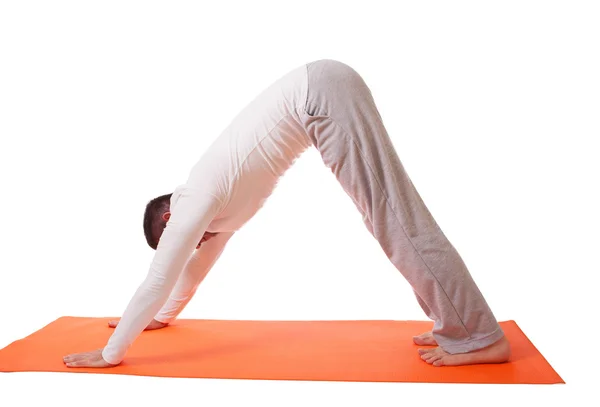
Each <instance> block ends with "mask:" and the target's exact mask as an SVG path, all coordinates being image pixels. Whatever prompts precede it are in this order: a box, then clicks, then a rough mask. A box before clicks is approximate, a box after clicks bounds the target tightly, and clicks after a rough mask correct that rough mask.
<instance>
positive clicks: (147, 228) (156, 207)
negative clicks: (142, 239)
mask: <svg viewBox="0 0 600 407" xmlns="http://www.w3.org/2000/svg"><path fill="white" fill-rule="evenodd" d="M171 195H173V194H172V193H171V194H166V195H161V196H159V197H157V198H154V199H153V200H151V201H150V202H148V204H147V205H146V212H144V235H146V242H148V246H150V247H151V248H153V249H154V250H156V246H158V240H159V239H160V235H161V234H162V230H163V229H164V223H165V222H164V221H163V220H162V219H161V215H162V214H163V213H164V212H166V211H168V210H169V207H170V204H171Z"/></svg>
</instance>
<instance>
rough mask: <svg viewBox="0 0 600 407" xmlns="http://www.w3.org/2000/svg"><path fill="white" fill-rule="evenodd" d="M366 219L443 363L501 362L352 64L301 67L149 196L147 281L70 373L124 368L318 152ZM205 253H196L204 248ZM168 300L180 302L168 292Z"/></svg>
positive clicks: (503, 347)
mask: <svg viewBox="0 0 600 407" xmlns="http://www.w3.org/2000/svg"><path fill="white" fill-rule="evenodd" d="M311 145H312V146H315V147H316V148H317V150H318V151H319V153H320V154H321V156H322V158H323V161H324V163H325V165H326V166H327V167H329V168H330V169H331V171H332V172H333V173H334V174H335V176H336V178H337V180H338V181H339V182H340V184H341V185H342V187H343V188H344V190H345V191H346V193H347V194H348V195H349V196H350V197H351V198H352V200H353V201H354V203H355V204H356V207H357V208H358V210H359V211H360V213H361V214H362V215H363V220H364V223H365V225H366V227H367V229H368V230H369V232H370V233H371V234H372V235H373V236H374V237H375V238H376V239H377V241H378V242H379V244H380V245H381V247H382V248H383V250H384V252H385V253H386V255H387V256H388V257H389V259H390V261H391V262H392V263H393V264H394V266H396V268H397V269H398V270H399V271H400V272H401V273H402V275H403V276H404V277H405V278H406V279H407V280H408V282H409V283H410V284H411V286H412V288H413V290H414V292H415V295H416V298H417V301H418V302H419V304H420V305H421V307H422V308H423V310H424V311H425V313H426V314H427V316H428V317H429V318H431V319H432V320H434V321H435V324H434V328H433V331H432V332H428V333H424V334H422V335H420V336H417V337H415V338H413V340H414V342H415V343H416V344H418V345H438V344H439V346H437V347H435V348H427V349H419V353H420V355H421V358H422V359H423V360H424V361H426V362H427V363H430V364H433V365H434V366H444V365H464V364H474V363H500V362H505V361H507V360H508V358H509V356H510V345H509V343H508V341H507V339H506V337H505V336H504V333H503V332H502V329H501V328H500V326H499V325H498V322H497V321H496V319H495V317H494V315H493V313H492V311H491V310H490V308H489V306H488V304H487V303H486V301H485V299H484V297H483V296H482V294H481V292H480V291H479V289H478V288H477V286H476V284H475V282H474V281H473V279H472V277H471V275H470V274H469V271H468V270H467V267H466V266H465V264H464V262H463V260H462V259H461V257H460V256H459V254H458V253H457V251H456V250H455V248H454V247H453V246H452V244H451V243H450V242H449V241H448V239H447V238H446V237H445V235H444V234H443V232H442V231H441V229H440V228H439V227H438V225H437V223H436V221H435V220H434V218H433V217H432V215H431V214H430V212H429V211H428V209H427V207H426V206H425V204H424V203H423V201H422V200H421V197H420V195H419V194H418V192H417V191H416V189H415V187H414V186H413V184H412V182H411V180H410V178H409V177H408V175H407V173H406V172H405V170H404V168H403V166H402V164H401V162H400V159H399V158H398V156H397V154H396V151H395V150H394V147H393V145H392V142H391V141H390V139H389V136H388V134H387V132H386V130H385V128H384V125H383V122H382V120H381V117H380V115H379V112H378V110H377V107H376V106H375V102H374V100H373V97H372V95H371V92H370V90H369V88H368V87H367V85H366V84H365V82H364V81H363V79H362V78H361V77H360V76H359V74H358V73H356V71H354V70H353V69H352V68H350V67H349V66H347V65H345V64H343V63H341V62H337V61H333V60H320V61H315V62H312V63H309V64H306V65H302V66H300V67H298V68H296V69H294V70H292V71H291V72H289V73H288V74H286V75H285V76H283V77H282V78H280V79H279V80H278V81H276V82H275V83H273V84H272V85H271V86H270V87H268V88H267V89H266V90H265V91H263V92H262V93H261V94H260V95H259V96H258V97H257V98H256V99H255V100H254V101H252V102H251V103H250V104H249V105H248V106H247V107H246V108H245V109H244V110H242V112H241V113H240V114H239V115H238V116H237V117H236V118H235V119H234V120H233V122H232V123H231V124H230V125H229V126H228V127H227V128H226V129H225V130H224V131H223V133H222V134H221V135H220V137H218V138H217V139H216V140H215V142H214V143H213V144H212V145H211V146H210V147H209V149H208V150H207V151H206V152H205V154H204V155H203V156H202V157H201V159H200V160H199V161H198V162H197V163H196V164H195V166H194V167H193V168H192V170H191V172H190V175H189V178H188V180H187V182H186V183H185V184H183V185H180V186H179V187H177V188H176V189H175V191H174V192H173V194H171V195H163V196H161V197H158V198H156V199H154V200H152V201H150V202H149V203H148V205H147V207H146V213H145V219H144V232H145V235H146V239H147V241H148V244H149V245H150V246H151V247H152V248H154V249H156V253H155V256H154V259H153V261H152V263H151V265H150V271H149V273H148V276H147V277H146V279H145V281H144V282H143V283H142V284H141V286H140V287H139V288H138V290H137V292H136V293H135V295H134V296H133V298H132V299H131V302H130V303H129V305H128V306H127V309H126V310H125V312H124V314H123V316H122V318H121V320H120V322H119V324H118V325H116V324H115V323H111V325H112V326H115V325H116V329H115V332H114V333H113V335H112V336H111V338H110V340H109V341H108V343H107V345H106V346H105V347H104V348H103V349H99V350H95V351H92V352H86V353H79V354H73V355H69V356H66V357H65V358H64V362H65V363H66V365H67V366H70V367H109V366H114V365H117V364H119V363H120V362H121V361H122V360H123V358H124V357H125V353H126V351H127V349H128V348H129V346H130V345H131V344H132V342H133V341H134V340H135V339H136V337H137V336H138V335H139V334H140V333H141V332H142V331H143V330H144V329H145V328H146V329H156V328H161V327H164V326H166V325H168V324H169V323H170V322H171V321H173V320H174V319H175V318H176V317H177V315H178V314H179V313H180V312H181V311H182V309H183V308H184V307H185V306H186V304H187V303H188V302H189V300H190V299H191V298H192V296H193V294H194V292H195V290H196V287H197V286H198V284H200V282H201V281H202V279H203V278H204V276H205V275H206V274H207V273H208V271H209V270H210V269H211V267H212V266H213V264H214V263H215V262H216V261H217V259H218V258H219V256H220V255H221V253H222V252H223V249H224V248H225V246H226V244H227V242H228V241H229V239H230V238H231V237H232V236H233V234H234V233H235V232H236V231H237V230H239V229H240V228H241V227H242V226H243V225H244V224H245V223H246V222H247V221H248V220H249V219H250V218H251V217H252V216H253V215H254V214H255V213H256V212H257V211H258V210H259V209H260V208H261V207H262V206H263V203H264V202H265V200H266V199H267V197H268V196H269V195H270V194H271V193H272V191H273V189H274V188H275V185H276V183H277V181H278V180H279V178H280V177H281V176H282V175H283V174H284V172H285V171H286V170H287V169H288V168H289V167H290V166H291V165H292V164H293V163H294V161H295V160H296V159H297V158H298V157H299V156H300V155H301V154H302V153H303V152H304V151H305V150H306V149H307V148H308V147H309V146H311ZM194 249H196V250H194ZM169 294H170V295H169Z"/></svg>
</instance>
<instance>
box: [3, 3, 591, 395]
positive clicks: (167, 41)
mask: <svg viewBox="0 0 600 407" xmlns="http://www.w3.org/2000/svg"><path fill="white" fill-rule="evenodd" d="M0 4H1V5H0V137H1V144H0V177H1V178H0V180H1V181H0V193H1V194H2V195H1V199H0V212H1V214H2V222H1V224H2V226H1V229H0V230H1V232H2V233H0V239H1V240H0V251H1V256H0V273H1V274H0V309H2V313H1V315H2V316H1V321H0V348H1V347H4V346H6V345H8V344H9V343H11V342H12V341H14V340H17V339H19V338H21V337H24V336H26V335H28V334H30V333H32V332H33V331H35V330H37V329H39V328H41V327H42V326H43V325H45V324H47V323H49V322H50V321H52V320H54V319H56V318H58V317H60V316H63V315H76V316H119V315H120V314H121V313H122V311H123V310H124V308H125V306H126V304H127V303H128V301H129V299H130V298H131V296H132V295H133V292H134V291H135V289H136V288H137V286H138V285H139V283H141V281H142V280H143V278H144V277H145V275H146V273H147V267H148V266H149V264H150V262H151V260H152V256H153V253H154V252H153V251H152V250H151V249H150V248H149V247H148V246H147V245H146V243H145V240H144V237H143V232H142V215H143V208H144V206H145V204H146V202H147V201H148V200H149V199H151V198H153V197H155V196H157V195H160V194H164V193H168V192H172V190H173V189H174V187H175V186H177V185H179V184H181V183H183V182H185V179H186V178H187V175H188V172H189V171H190V170H191V167H192V166H193V164H194V163H195V161H196V160H197V159H198V158H199V157H200V155H201V153H202V152H203V151H204V150H205V149H206V148H207V146H208V145H209V144H210V143H211V142H212V141H213V140H214V138H215V137H217V136H218V135H219V133H220V132H221V131H222V130H223V129H224V128H225V127H226V126H227V125H228V124H229V122H230V121H231V119H232V118H233V117H234V116H235V115H236V114H237V113H238V112H239V111H240V110H241V109H242V108H243V107H244V106H245V105H246V104H247V103H249V102H250V101H251V100H252V99H253V98H254V97H255V96H256V95H257V94H258V93H259V92H260V91H262V90H263V89H264V88H265V87H266V86H268V85H269V84H271V83H272V82H273V81H274V80H276V79H278V78H279V77H281V76H282V75H283V74H285V73H287V72H288V71H290V70H291V69H293V68H295V67H297V66H299V65H301V64H304V63H306V62H309V61H312V60H316V59H321V58H331V59H337V60H340V61H342V62H345V63H347V64H349V65H351V66H352V67H354V68H355V69H356V70H357V71H358V72H359V73H360V74H361V75H362V76H363V78H364V79H365V81H366V82H367V84H368V85H369V87H370V88H371V90H372V92H373V95H374V97H375V100H376V102H377V104H378V107H379V109H380V112H381V115H382V117H383V119H384V122H385V124H386V127H387V129H388V131H389V133H390V135H391V137H392V139H393V142H394V145H395V146H396V149H397V151H398V154H399V156H400V158H401V160H402V161H403V163H404V165H405V168H406V169H407V171H408V172H409V175H410V176H411V178H412V180H413V182H414V184H415V185H416V187H417V189H418V191H419V192H420V194H421V195H422V197H423V199H424V201H425V202H426V204H427V205H428V207H429V208H430V210H431V212H432V213H433V215H434V216H435V218H436V219H437V221H438V223H439V224H440V226H441V227H442V229H443V230H444V232H445V234H446V235H447V236H448V237H449V239H450V240H451V242H452V243H453V244H454V245H455V247H456V248H457V249H458V250H459V252H460V254H461V255H462V257H463V259H464V260H465V262H466V263H467V265H468V267H469V269H470V271H471V273H472V275H473V276H474V278H475V280H476V282H477V283H478V285H479V287H480V288H481V290H482V292H483V293H484V295H485V297H486V298H487V300H488V302H489V303H490V305H491V306H492V309H493V310H494V312H495V314H496V317H497V318H498V319H499V320H501V321H504V320H510V319H514V320H516V321H517V323H518V324H519V326H520V327H521V328H522V329H523V331H524V332H525V333H526V334H527V335H528V336H529V338H530V339H531V340H532V341H533V343H534V344H535V345H536V346H537V348H538V349H539V350H540V351H541V352H542V354H543V355H544V356H545V357H546V358H547V359H548V360H549V361H550V363H551V364H552V366H553V367H554V368H555V369H556V370H557V371H558V373H559V374H560V375H561V376H562V377H563V379H565V380H566V382H567V384H566V385H557V386H528V385H519V386H491V385H490V386H488V385H439V384H438V385H435V384H406V383H392V384H390V383H327V382H320V383H319V382H316V383H313V382H283V381H282V382H277V381H244V380H200V379H194V380H188V379H164V378H162V379H161V378H149V377H128V376H113V375H84V374H56V373H55V374H50V373H45V374H42V373H35V374H34V373H17V374H0V391H1V394H2V402H0V404H2V405H30V404H32V403H44V405H45V404H47V403H48V402H52V404H55V403H60V404H59V405H63V406H75V405H77V406H79V405H90V406H93V405H104V404H105V403H109V402H110V403H114V404H115V405H122V404H123V403H124V402H125V401H124V400H131V402H132V403H133V401H134V400H136V405H159V404H162V405H165V404H166V403H169V405H176V403H179V404H191V405H204V406H213V405H241V404H244V405H303V406H304V405H328V406H329V405H357V406H358V405H361V406H363V405H377V406H381V405H400V404H408V403H418V404H422V403H425V405H428V404H434V403H435V404H441V403H443V404H444V405H451V406H454V405H457V406H458V405H460V406H465V405H506V404H507V403H518V404H519V405H525V403H536V404H537V405H565V404H566V403H567V402H569V403H574V402H577V401H579V402H582V403H584V405H585V404H588V403H591V399H590V398H589V397H592V392H591V391H592V386H594V385H595V384H596V383H595V382H593V381H592V376H593V375H596V377H598V376H597V364H598V360H597V359H598V355H597V351H596V349H597V338H598V336H597V334H598V321H596V320H595V318H596V316H597V314H598V310H599V307H598V302H597V295H598V293H597V290H598V285H597V283H598V272H599V271H600V267H599V266H598V257H597V253H598V243H600V241H599V240H600V239H598V234H597V231H598V229H599V228H600V221H599V215H598V208H599V204H600V200H599V198H598V174H600V166H599V164H598V149H597V147H596V146H597V144H596V143H597V141H598V137H599V136H600V121H599V118H598V114H599V111H600V110H599V109H600V97H599V95H600V80H599V75H598V72H600V61H599V49H600V44H599V42H600V41H599V40H598V39H599V38H600V29H599V28H598V21H599V19H600V13H599V9H598V6H597V5H595V4H594V2H577V1H563V2H556V1H543V2H533V1H503V2H481V1H473V2H464V1H460V2H458V1H453V2H431V1H428V2H410V3H401V2H398V1H394V2H392V1H387V2H381V1H373V0H370V1H368V2H360V3H352V2H349V1H340V2H333V1H323V0H321V1H312V0H305V1H295V2H284V1H272V2H265V1H256V0H254V1H251V2H249V1H247V2H235V3H234V2H231V1H229V2H227V1H211V2H200V1H195V2H182V1H180V2H156V1H143V2H133V1H103V2H86V1H71V2H67V1H53V2H31V1H19V2H16V1H15V2H11V1H3V2H2V3H0ZM181 317H185V318H219V319H220V318H222V319H401V320H408V319H417V320H425V319H426V317H425V315H424V314H423V312H422V311H421V309H420V308H419V307H418V305H417V302H416V300H415V299H414V297H413V294H412V291H411V290H410V287H409V285H408V284H407V283H406V281H405V280H404V279H403V278H402V276H401V275H400V273H399V272H398V271H396V270H395V269H394V268H393V266H392V265H391V264H390V263H389V261H388V260H387V258H386V257H385V255H384V254H383V251H382V250H381V249H380V248H379V246H378V245H377V244H376V242H375V240H374V239H373V238H372V237H371V235H370V234H369V233H368V232H367V230H366V228H365V227H364V226H363V224H362V221H361V218H360V215H359V213H358V211H356V209H355V208H354V206H353V203H352V202H351V200H350V199H349V198H348V197H347V196H346V195H345V194H344V192H343V191H342V189H341V187H340V186H339V185H338V184H337V183H336V181H335V178H334V177H333V175H332V174H331V173H330V172H329V171H328V170H327V169H326V168H325V167H324V166H323V164H322V163H321V161H320V158H319V156H318V154H317V152H316V150H314V149H310V150H308V151H307V152H306V153H305V155H304V156H303V157H302V158H301V159H300V160H299V161H298V162H297V164H296V165H295V166H294V167H292V169H290V170H289V172H288V173H287V174H286V175H285V176H284V178H283V179H282V181H281V182H280V184H279V186H278V187H277V189H276V191H275V193H274V194H273V196H272V198H271V199H270V200H269V201H268V202H267V204H266V205H265V207H264V208H263V210H262V211H261V212H259V213H258V214H257V216H256V217H255V218H254V219H252V220H251V221H250V222H249V223H248V224H247V225H246V227H244V228H243V229H242V230H241V231H240V232H239V233H238V234H237V235H236V236H235V237H234V238H233V239H232V240H231V242H230V244H229V246H228V247H227V249H226V251H225V253H224V254H223V256H222V258H221V260H220V261H219V262H218V263H217V265H216V266H215V267H214V269H213V270H212V271H211V272H210V274H209V275H208V277H207V278H206V280H205V281H204V283H203V284H202V285H201V287H200V289H199V290H198V293H197V295H196V298H195V299H194V300H193V301H192V302H191V303H190V305H189V306H188V308H187V309H186V310H185V311H184V313H183V314H182V315H181ZM594 372H595V373H594ZM586 399H587V402H586ZM11 400H12V401H11ZM7 401H8V403H6V402H7ZM5 403H6V404H5ZM138 403H139V404H138ZM588 405H589V404H588Z"/></svg>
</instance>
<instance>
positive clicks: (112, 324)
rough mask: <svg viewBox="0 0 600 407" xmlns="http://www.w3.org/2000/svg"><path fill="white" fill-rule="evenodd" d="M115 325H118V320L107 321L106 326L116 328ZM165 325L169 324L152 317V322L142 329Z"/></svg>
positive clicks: (147, 329) (158, 327) (148, 329)
mask: <svg viewBox="0 0 600 407" xmlns="http://www.w3.org/2000/svg"><path fill="white" fill-rule="evenodd" d="M117 325H119V321H108V326H109V327H111V328H116V327H117ZM167 325H169V324H165V323H164V322H159V321H157V320H156V319H153V320H152V322H150V323H149V324H148V326H147V327H146V329H144V331H151V330H153V329H160V328H164V327H165V326H167Z"/></svg>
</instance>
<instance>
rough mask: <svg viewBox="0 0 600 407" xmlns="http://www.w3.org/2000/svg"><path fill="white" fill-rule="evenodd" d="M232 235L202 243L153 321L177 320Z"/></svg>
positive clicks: (223, 234)
mask: <svg viewBox="0 0 600 407" xmlns="http://www.w3.org/2000/svg"><path fill="white" fill-rule="evenodd" d="M233 234H234V232H221V233H218V234H217V235H216V236H214V237H213V238H211V239H210V240H208V241H206V242H204V243H202V245H201V246H200V248H199V249H198V250H196V251H195V252H194V254H193V255H192V257H190V259H189V260H188V262H187V264H186V265H185V268H184V269H183V272H182V273H181V275H180V276H179V279H178V280H177V284H176V285H175V288H174V289H173V291H172V292H171V295H170V296H169V299H168V300H167V302H166V303H165V305H163V307H162V308H161V310H160V311H159V312H158V314H156V316H155V317H154V319H155V320H157V321H159V322H163V323H165V324H168V323H170V322H172V321H173V320H174V319H175V318H177V316H178V315H179V314H180V313H181V311H183V309H184V308H185V306H186V305H187V304H188V303H189V302H190V300H191V299H192V297H193V296H194V294H195V293H196V290H197V288H198V286H199V285H200V283H202V281H203V280H204V278H205V277H206V275H207V274H208V272H209V271H210V270H211V269H212V267H213V266H214V264H215V263H216V262H217V260H218V259H219V257H221V253H223V250H224V249H225V246H226V245H227V242H228V241H229V239H230V238H231V236H233Z"/></svg>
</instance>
